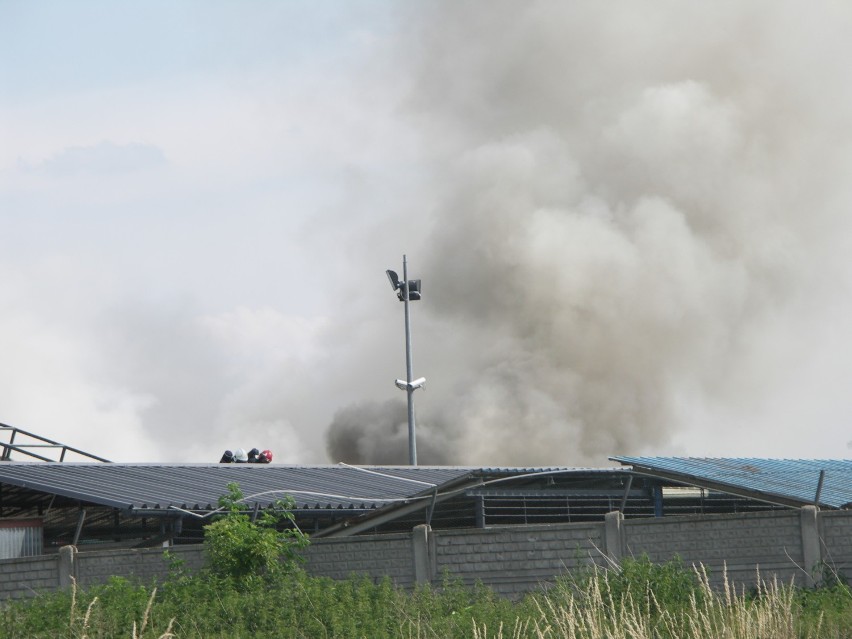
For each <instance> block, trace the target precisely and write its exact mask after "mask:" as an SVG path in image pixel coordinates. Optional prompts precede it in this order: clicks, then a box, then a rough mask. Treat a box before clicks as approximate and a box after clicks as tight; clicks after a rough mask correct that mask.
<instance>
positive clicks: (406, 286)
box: [385, 255, 426, 466]
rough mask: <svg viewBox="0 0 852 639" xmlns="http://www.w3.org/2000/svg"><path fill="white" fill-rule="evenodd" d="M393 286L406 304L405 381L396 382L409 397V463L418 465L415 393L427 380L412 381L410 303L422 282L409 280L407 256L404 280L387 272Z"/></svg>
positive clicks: (423, 378) (398, 296)
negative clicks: (415, 430)
mask: <svg viewBox="0 0 852 639" xmlns="http://www.w3.org/2000/svg"><path fill="white" fill-rule="evenodd" d="M385 272H386V273H387V276H388V280H390V283H391V286H392V287H393V289H394V290H395V291H396V292H397V294H396V296H397V298H399V301H400V302H403V303H404V304H405V375H406V377H405V379H404V380H402V379H398V380H396V382H395V383H396V387H397V388H399V389H401V390H404V391H405V392H406V395H407V396H408V463H409V464H410V465H412V466H416V465H417V438H416V436H415V432H414V391H416V390H417V389H418V388H422V387H423V385H424V384H425V383H426V378H425V377H421V378H419V379H412V377H413V374H412V372H411V371H412V363H411V319H410V316H409V311H408V302H409V301H411V302H416V301H417V300H419V299H420V280H409V279H408V262H407V260H406V257H405V255H403V256H402V280H401V281H400V279H399V276H398V275H397V274H396V272H395V271H385Z"/></svg>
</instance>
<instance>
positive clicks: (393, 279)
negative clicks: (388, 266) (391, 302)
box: [385, 270, 399, 290]
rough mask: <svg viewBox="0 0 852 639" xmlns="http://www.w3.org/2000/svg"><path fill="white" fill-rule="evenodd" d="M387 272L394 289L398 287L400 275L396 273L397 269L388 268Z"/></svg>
mask: <svg viewBox="0 0 852 639" xmlns="http://www.w3.org/2000/svg"><path fill="white" fill-rule="evenodd" d="M385 273H387V276H388V280H389V281H390V285H391V287H392V288H393V290H396V289H398V288H399V275H397V274H396V271H390V270H388V271H385Z"/></svg>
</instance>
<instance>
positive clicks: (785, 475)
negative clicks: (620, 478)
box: [610, 456, 852, 508]
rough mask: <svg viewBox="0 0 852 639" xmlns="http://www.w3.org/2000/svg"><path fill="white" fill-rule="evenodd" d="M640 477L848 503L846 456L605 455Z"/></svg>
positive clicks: (781, 499)
mask: <svg viewBox="0 0 852 639" xmlns="http://www.w3.org/2000/svg"><path fill="white" fill-rule="evenodd" d="M610 459H612V460H613V461H617V462H620V463H622V464H624V465H629V466H630V467H632V469H633V470H634V471H635V472H637V473H641V474H644V475H649V476H652V477H656V478H660V479H667V480H671V481H676V482H679V483H682V484H687V485H691V486H698V487H701V488H709V489H712V490H720V491H724V492H726V493H729V494H732V495H739V496H742V497H746V498H749V499H758V500H761V501H765V502H769V503H775V504H781V505H785V506H796V507H798V506H803V505H807V504H815V505H818V506H821V507H826V508H847V507H849V506H850V505H852V460H848V459H761V458H753V457H748V458H706V457H621V456H619V457H611V458H610Z"/></svg>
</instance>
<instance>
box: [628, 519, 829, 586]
mask: <svg viewBox="0 0 852 639" xmlns="http://www.w3.org/2000/svg"><path fill="white" fill-rule="evenodd" d="M623 526H624V533H625V534H624V536H625V541H626V545H627V553H628V554H629V555H631V556H636V557H638V556H641V555H643V554H647V555H648V557H649V558H650V559H651V561H653V562H656V563H661V562H665V561H667V560H669V559H671V557H672V556H673V555H679V556H680V558H681V559H683V560H684V562H685V563H686V564H687V565H689V564H692V563H696V564H697V563H700V564H703V565H704V566H705V567H707V568H708V569H709V573H710V578H711V582H712V583H714V584H716V585H719V584H720V583H721V581H722V578H723V572H724V570H725V567H727V574H728V579H730V580H733V581H735V582H737V583H747V584H752V583H754V581H755V576H756V574H755V566H756V565H758V566H760V570H761V572H762V573H764V574H765V575H766V574H769V573H770V572H773V573H775V574H777V575H778V577H779V578H780V579H781V580H782V581H784V582H785V583H789V581H790V580H791V579H798V580H799V581H800V582H801V583H804V581H803V580H804V579H805V577H806V574H805V572H803V570H802V568H805V567H807V568H813V566H806V564H805V557H804V550H803V543H802V530H801V514H800V513H799V512H798V511H776V512H765V513H752V514H749V515H706V516H684V517H676V518H675V517H672V518H668V519H666V518H662V519H642V520H640V519H633V520H630V519H628V520H625V521H624V523H623Z"/></svg>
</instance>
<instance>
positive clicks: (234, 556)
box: [204, 483, 308, 581]
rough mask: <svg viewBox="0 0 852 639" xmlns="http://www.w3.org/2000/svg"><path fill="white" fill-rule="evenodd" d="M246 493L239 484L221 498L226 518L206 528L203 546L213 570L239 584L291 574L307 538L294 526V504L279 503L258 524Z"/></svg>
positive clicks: (259, 519)
mask: <svg viewBox="0 0 852 639" xmlns="http://www.w3.org/2000/svg"><path fill="white" fill-rule="evenodd" d="M243 498H244V497H243V493H242V491H241V490H240V487H239V485H237V484H236V483H230V484H228V494H227V495H224V496H222V497H220V498H219V507H220V508H221V509H223V511H224V514H223V515H220V516H219V517H217V518H216V520H215V521H214V522H213V523H211V524H209V525H208V526H205V528H204V546H205V550H206V552H207V558H208V562H209V564H210V568H211V569H212V570H213V572H214V573H216V574H217V575H220V576H226V577H231V578H233V579H237V580H240V581H246V580H250V579H255V578H258V577H262V578H274V577H276V576H278V575H279V574H281V573H282V572H284V573H286V572H291V571H292V570H293V568H294V566H295V565H296V563H297V562H298V561H299V559H300V556H299V554H298V551H299V549H301V548H304V547H305V546H306V545H308V538H307V536H306V535H305V534H304V533H302V531H301V530H299V528H298V527H296V526H295V519H294V517H293V513H292V508H293V505H294V504H293V500H292V499H291V498H288V499H286V500H282V499H279V500H277V501H276V502H275V504H274V505H273V506H272V507H270V508H269V509H266V510H263V511H262V512H261V513H260V514H259V516H258V517H257V519H256V521H252V518H251V517H250V516H249V515H248V513H247V512H246V511H245V510H244V506H243Z"/></svg>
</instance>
